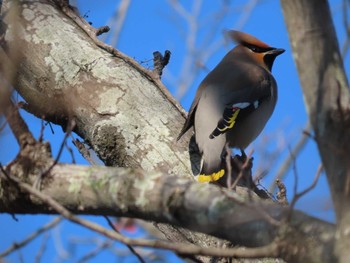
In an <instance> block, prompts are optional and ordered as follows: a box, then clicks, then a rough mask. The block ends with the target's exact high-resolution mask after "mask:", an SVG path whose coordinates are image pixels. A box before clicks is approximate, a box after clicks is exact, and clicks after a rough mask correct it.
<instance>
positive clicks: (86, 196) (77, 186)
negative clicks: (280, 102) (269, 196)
mask: <svg viewBox="0 0 350 263" xmlns="http://www.w3.org/2000/svg"><path fill="white" fill-rule="evenodd" d="M18 169H21V166H16V165H13V166H11V167H10V168H9V169H8V170H7V171H6V173H7V174H9V175H10V176H11V177H12V178H16V177H15V175H16V174H17V173H21V172H20V171H18ZM36 176H38V175H37V174H36V175H35V174H32V175H31V176H29V177H28V179H29V180H28V182H29V183H31V182H33V181H34V180H35V178H36ZM15 180H16V182H19V180H18V179H15ZM6 182H7V179H6V177H5V176H4V174H2V176H1V180H0V185H3V184H4V183H6ZM7 184H8V182H7ZM43 185H45V187H44V188H43V190H42V191H41V193H40V194H41V195H40V196H39V197H40V199H38V198H34V197H33V195H31V194H28V193H26V192H23V191H20V192H18V191H17V193H18V195H17V197H16V196H15V195H12V198H11V200H9V199H8V198H7V196H6V191H0V194H1V196H0V212H7V213H12V212H14V210H13V205H14V204H18V201H19V200H20V201H21V205H22V206H21V208H18V207H16V208H15V209H16V213H57V210H56V209H57V205H54V206H53V207H52V206H51V205H52V204H51V203H50V202H51V201H50V200H51V199H53V200H56V201H57V202H59V203H60V205H61V206H64V207H66V208H69V211H70V212H71V213H74V214H96V215H97V214H104V215H113V216H129V217H136V218H140V219H145V220H153V221H157V222H164V223H170V224H173V225H178V226H182V227H186V228H189V229H192V230H195V231H200V232H204V233H207V234H211V235H214V236H217V237H220V238H224V239H227V240H230V241H231V242H233V243H234V244H241V245H245V246H249V247H259V246H267V245H269V244H273V243H275V244H276V245H277V246H278V247H279V252H278V254H279V255H280V256H281V257H283V258H285V259H286V260H289V261H292V262H321V261H322V262H331V260H332V258H333V257H332V253H330V252H331V251H332V249H333V246H332V244H333V239H334V232H333V231H334V227H333V226H332V225H331V224H328V223H325V222H322V221H319V220H317V219H315V218H312V217H309V216H307V215H305V214H303V213H301V212H297V211H295V212H293V214H292V217H291V221H290V222H286V221H284V220H285V219H286V217H287V216H288V214H289V210H288V208H282V207H280V206H278V205H275V204H271V203H269V202H262V201H259V200H251V196H249V195H246V197H243V196H241V195H240V196H238V195H237V194H236V193H233V192H227V191H226V190H223V189H221V188H219V187H217V186H214V185H208V184H200V183H196V182H192V181H190V180H187V179H183V178H178V177H174V176H167V175H164V174H162V173H156V172H153V173H148V174H145V173H144V172H143V171H141V170H138V169H136V170H135V169H123V168H111V167H87V166H77V165H60V164H58V165H56V166H54V167H53V168H52V170H51V173H50V174H49V175H47V176H46V177H45V179H44V181H43ZM57 185H59V186H60V187H56V186H57ZM20 187H21V188H22V187H24V189H25V190H26V191H30V190H28V187H29V186H28V185H27V184H20ZM66 189H68V192H67V190H66ZM33 191H34V190H33ZM34 193H35V195H38V194H37V193H36V192H34ZM32 194H33V193H32ZM45 196H48V197H47V198H45ZM235 200H237V201H235ZM244 200H246V202H248V205H246V204H245V203H244V202H243V201H244ZM248 200H250V201H248ZM249 202H251V203H250V204H249ZM48 204H50V205H48ZM257 207H259V208H262V209H263V210H264V211H265V212H266V213H268V214H269V215H270V216H271V217H273V218H274V219H275V220H278V221H280V223H281V224H280V225H278V226H276V225H274V224H271V223H270V222H269V221H268V220H266V219H265V216H264V215H263V214H262V213H261V212H260V211H259V209H257ZM59 212H60V213H61V212H62V211H59ZM62 214H63V215H64V216H69V217H70V215H68V214H65V213H63V212H62ZM69 219H71V218H69ZM300 240H303V242H300ZM127 244H129V243H127ZM130 244H131V245H135V244H133V243H130ZM136 245H137V244H136ZM289 248H293V249H291V250H289ZM320 248H322V249H320ZM296 251H297V253H296ZM182 252H184V251H182ZM184 253H185V252H184ZM201 253H204V252H201ZM206 255H207V254H206ZM273 256H275V254H274V255H273Z"/></svg>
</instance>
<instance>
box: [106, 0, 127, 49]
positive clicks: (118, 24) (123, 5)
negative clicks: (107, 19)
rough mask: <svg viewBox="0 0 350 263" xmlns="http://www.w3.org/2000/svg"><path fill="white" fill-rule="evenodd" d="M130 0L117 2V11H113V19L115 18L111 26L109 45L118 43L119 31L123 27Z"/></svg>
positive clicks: (113, 45)
mask: <svg viewBox="0 0 350 263" xmlns="http://www.w3.org/2000/svg"><path fill="white" fill-rule="evenodd" d="M130 2H131V0H122V1H120V3H119V6H118V9H117V12H116V13H115V15H114V17H113V20H115V23H114V25H113V26H112V28H113V33H112V36H111V41H110V42H111V46H112V47H115V46H117V44H118V41H119V37H120V33H121V31H122V29H123V25H124V21H125V18H126V15H127V13H128V9H129V6H130Z"/></svg>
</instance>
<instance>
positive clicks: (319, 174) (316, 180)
mask: <svg viewBox="0 0 350 263" xmlns="http://www.w3.org/2000/svg"><path fill="white" fill-rule="evenodd" d="M322 170H323V165H322V164H320V165H319V166H318V168H317V172H316V175H315V178H314V181H313V182H312V184H311V185H310V186H309V187H307V188H306V189H305V190H303V191H301V192H300V193H296V194H295V195H294V197H293V199H292V202H291V203H290V212H292V211H293V209H294V206H295V203H296V202H297V201H298V200H299V199H300V197H302V196H304V195H305V194H307V193H308V192H310V191H311V190H312V189H314V188H315V186H316V184H317V182H318V179H319V178H320V176H321V174H322Z"/></svg>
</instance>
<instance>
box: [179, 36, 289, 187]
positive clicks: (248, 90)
mask: <svg viewBox="0 0 350 263" xmlns="http://www.w3.org/2000/svg"><path fill="white" fill-rule="evenodd" d="M228 35H229V36H230V37H231V38H233V40H235V41H236V42H237V43H238V45H237V46H236V47H235V48H233V49H232V50H231V51H230V52H229V53H228V54H227V55H226V56H225V57H224V58H223V59H222V60H221V62H220V63H219V64H218V65H217V66H216V67H215V68H214V69H213V70H212V71H211V72H210V73H209V74H208V75H207V76H206V77H205V79H204V80H203V81H202V83H201V84H200V85H199V88H198V90H197V93H196V96H195V98H194V101H193V103H192V106H191V108H190V111H189V114H188V117H187V120H186V122H185V124H184V127H183V129H182V131H181V133H180V135H179V137H178V139H179V138H180V137H181V136H182V135H183V134H184V133H185V132H186V131H188V130H189V129H190V128H191V126H192V125H194V132H195V139H196V143H197V145H198V148H199V150H200V152H201V154H202V162H203V164H202V167H201V172H200V175H199V178H198V181H200V182H213V181H217V180H219V179H220V178H221V177H222V176H223V175H224V174H225V167H226V165H225V164H226V162H225V155H226V150H225V145H226V143H228V145H229V147H230V148H234V147H235V148H239V149H240V150H241V151H242V153H244V149H245V148H246V147H247V146H248V145H249V144H250V143H251V142H252V141H253V140H254V139H255V138H256V137H257V136H258V135H259V134H260V132H261V131H262V129H263V128H264V126H265V124H266V122H267V120H268V119H269V118H270V116H271V114H272V112H273V110H274V108H275V105H276V100H277V84H276V81H275V79H274V77H273V76H272V74H271V69H272V64H273V62H274V60H275V58H276V57H277V56H278V55H280V54H282V53H283V52H284V51H285V50H284V49H280V48H273V47H270V46H269V45H267V44H266V43H264V42H262V41H260V40H258V39H257V38H255V37H253V36H251V35H249V34H246V33H243V32H238V31H233V30H232V31H228Z"/></svg>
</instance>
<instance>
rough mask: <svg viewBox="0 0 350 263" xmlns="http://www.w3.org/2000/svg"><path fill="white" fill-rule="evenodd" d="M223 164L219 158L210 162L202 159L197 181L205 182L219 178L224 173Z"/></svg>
mask: <svg viewBox="0 0 350 263" xmlns="http://www.w3.org/2000/svg"><path fill="white" fill-rule="evenodd" d="M225 166H226V165H225V162H224V161H223V159H221V158H220V160H216V161H210V162H209V161H208V160H205V159H204V160H203V165H202V169H201V172H200V174H199V176H198V182H201V183H206V182H216V181H218V180H220V179H221V178H222V177H223V176H224V175H225V173H226V171H225Z"/></svg>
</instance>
